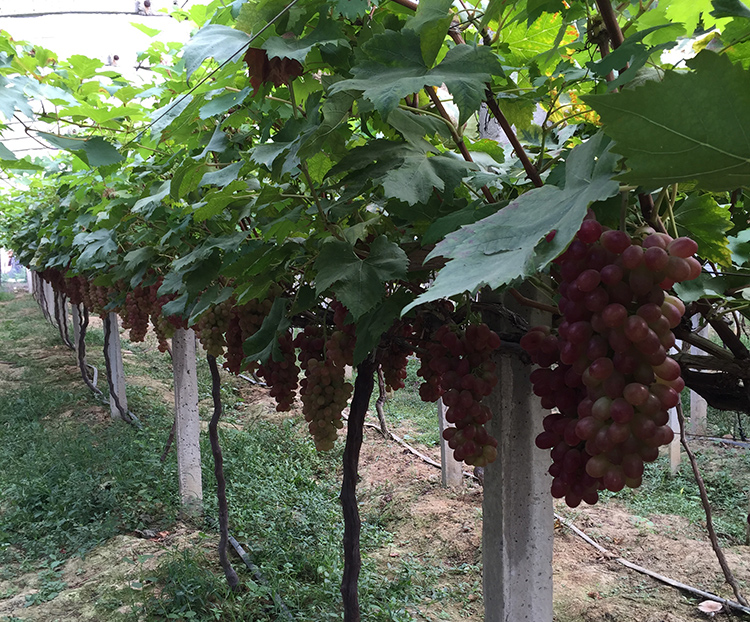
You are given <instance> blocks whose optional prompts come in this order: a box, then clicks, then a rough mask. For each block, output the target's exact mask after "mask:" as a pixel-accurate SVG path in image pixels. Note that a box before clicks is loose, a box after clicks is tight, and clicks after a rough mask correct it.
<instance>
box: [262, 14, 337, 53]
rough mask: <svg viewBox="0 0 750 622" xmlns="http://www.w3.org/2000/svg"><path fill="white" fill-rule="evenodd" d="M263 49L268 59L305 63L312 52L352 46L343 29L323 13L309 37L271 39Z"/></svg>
mask: <svg viewBox="0 0 750 622" xmlns="http://www.w3.org/2000/svg"><path fill="white" fill-rule="evenodd" d="M261 47H262V48H263V49H264V50H265V51H266V53H267V54H268V58H291V59H293V60H296V61H299V62H300V63H304V62H305V58H307V55H308V54H309V53H310V52H311V51H312V50H315V49H322V50H323V51H333V50H334V49H335V48H337V47H346V48H348V47H350V46H349V42H348V41H347V40H346V39H345V38H344V33H343V32H342V31H341V27H340V26H339V25H338V24H337V23H336V22H334V21H332V20H330V19H327V18H326V17H325V16H324V15H323V14H322V13H321V17H320V21H319V22H318V25H317V26H316V27H315V30H313V31H312V32H311V33H310V34H309V35H307V36H304V37H302V38H300V39H289V38H284V37H271V38H269V39H268V40H267V41H266V42H265V43H264V44H263V45H262V46H261Z"/></svg>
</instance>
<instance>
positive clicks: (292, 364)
mask: <svg viewBox="0 0 750 622" xmlns="http://www.w3.org/2000/svg"><path fill="white" fill-rule="evenodd" d="M279 349H280V350H281V353H282V355H283V358H282V360H280V361H275V360H273V357H271V358H269V359H268V360H267V361H266V362H265V363H263V364H262V365H261V366H260V367H259V368H258V375H259V376H260V377H261V378H263V379H264V380H265V381H266V384H267V385H268V386H269V387H270V388H271V391H270V394H271V397H273V398H274V399H275V400H276V410H277V411H278V412H287V411H289V410H291V409H292V405H293V404H294V398H295V396H296V394H297V384H298V380H299V367H297V353H296V352H295V349H294V343H293V341H292V331H291V329H288V330H287V331H286V332H285V333H284V334H282V335H280V336H279Z"/></svg>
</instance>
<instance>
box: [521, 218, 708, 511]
mask: <svg viewBox="0 0 750 622" xmlns="http://www.w3.org/2000/svg"><path fill="white" fill-rule="evenodd" d="M641 233H642V235H641V236H640V237H638V238H636V239H631V238H630V236H628V235H627V234H625V233H624V232H622V231H613V230H604V229H603V228H602V226H601V225H600V224H599V223H598V222H597V221H596V220H594V219H593V218H588V219H587V220H585V221H584V222H583V224H582V225H581V228H580V230H579V231H578V234H577V235H576V238H575V239H574V240H573V242H572V243H571V245H570V246H569V247H568V249H567V250H566V251H565V253H563V254H562V255H561V256H560V257H559V258H558V259H557V260H555V263H556V264H557V266H556V269H555V270H554V271H553V276H554V278H555V279H556V280H557V281H558V284H559V292H560V301H559V308H560V311H561V313H562V315H563V321H562V322H561V324H560V325H559V327H558V329H557V335H554V334H553V333H552V332H551V331H550V329H549V328H547V327H536V328H533V329H532V330H531V331H529V332H528V333H527V334H526V335H525V336H524V337H523V338H522V340H521V345H522V347H523V348H524V349H525V350H526V351H527V352H528V353H529V354H530V355H531V358H532V361H533V362H534V363H536V364H538V365H539V366H540V368H539V369H536V370H534V371H533V372H532V374H531V380H532V383H533V387H534V393H535V394H536V395H538V396H539V397H540V398H541V403H542V406H543V407H544V408H550V409H551V408H556V409H557V411H558V412H557V413H553V414H551V415H549V416H547V417H546V418H545V419H544V424H543V425H544V432H542V433H541V434H540V435H539V436H538V437H537V439H536V444H537V446H538V447H539V448H541V449H551V450H552V451H551V457H552V462H553V464H552V466H551V467H550V470H549V472H550V474H551V475H552V476H553V478H554V479H553V482H552V494H553V496H554V497H556V498H562V497H564V498H565V501H566V503H567V504H568V505H569V506H571V507H575V506H577V505H578V504H580V502H581V501H585V502H586V503H590V504H593V503H596V501H597V500H598V492H597V491H598V490H602V489H605V488H606V489H609V490H611V491H614V492H617V491H619V490H622V488H623V487H625V486H629V487H633V488H634V487H637V486H639V485H640V483H641V477H642V475H643V465H644V462H651V461H653V460H655V459H656V458H657V456H658V453H659V450H658V448H659V446H660V445H666V444H669V443H670V442H671V441H672V439H673V436H674V433H673V432H672V430H671V428H670V427H669V426H668V425H667V423H668V421H669V415H668V412H667V411H668V410H669V409H670V408H673V407H674V406H676V405H677V403H678V400H679V392H680V391H681V390H682V389H683V388H684V386H685V383H684V382H683V380H682V378H681V377H680V366H679V364H678V363H677V362H676V361H674V360H673V359H671V358H670V357H669V356H667V351H668V350H669V349H670V348H671V347H672V346H674V344H675V338H674V335H673V334H672V331H671V329H672V328H674V327H675V326H677V324H679V322H680V318H681V317H682V314H683V313H684V312H685V307H684V305H683V304H682V302H681V301H680V300H679V299H677V298H675V297H674V296H667V295H665V290H668V289H669V288H671V287H672V285H674V283H676V282H681V281H686V280H690V279H694V278H696V277H697V276H698V275H699V274H700V271H701V265H700V263H699V262H698V261H697V260H696V259H695V258H694V257H692V255H693V254H694V253H695V252H696V251H697V244H696V243H695V242H694V241H692V240H690V239H688V238H678V239H676V240H674V239H672V238H671V237H670V236H668V235H666V234H662V233H654V232H653V230H647V231H643V232H641Z"/></svg>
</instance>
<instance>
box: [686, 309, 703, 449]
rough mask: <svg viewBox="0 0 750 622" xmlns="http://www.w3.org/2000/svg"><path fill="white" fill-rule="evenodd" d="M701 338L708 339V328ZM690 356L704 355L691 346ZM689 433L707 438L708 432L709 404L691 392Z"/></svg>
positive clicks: (694, 326)
mask: <svg viewBox="0 0 750 622" xmlns="http://www.w3.org/2000/svg"><path fill="white" fill-rule="evenodd" d="M698 323H699V318H698V316H697V315H695V316H693V330H695V329H696V328H698ZM698 334H699V335H700V336H701V337H708V327H706V328H704V329H703V330H701V331H700V332H699V333H698ZM690 354H703V351H702V350H700V349H699V348H696V347H695V346H691V348H690ZM688 432H689V433H690V434H695V435H697V436H705V435H706V434H707V432H708V402H706V400H705V399H704V398H703V397H701V396H700V395H699V394H698V393H696V392H695V391H693V390H691V391H690V424H689V425H688Z"/></svg>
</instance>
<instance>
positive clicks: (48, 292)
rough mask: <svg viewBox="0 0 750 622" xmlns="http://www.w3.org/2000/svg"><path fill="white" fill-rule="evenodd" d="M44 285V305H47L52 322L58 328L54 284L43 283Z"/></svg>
mask: <svg viewBox="0 0 750 622" xmlns="http://www.w3.org/2000/svg"><path fill="white" fill-rule="evenodd" d="M42 283H43V284H44V303H45V305H46V310H47V314H48V316H49V317H50V322H52V324H53V325H55V326H57V320H56V319H55V290H54V289H52V284H51V283H49V282H47V281H42Z"/></svg>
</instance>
